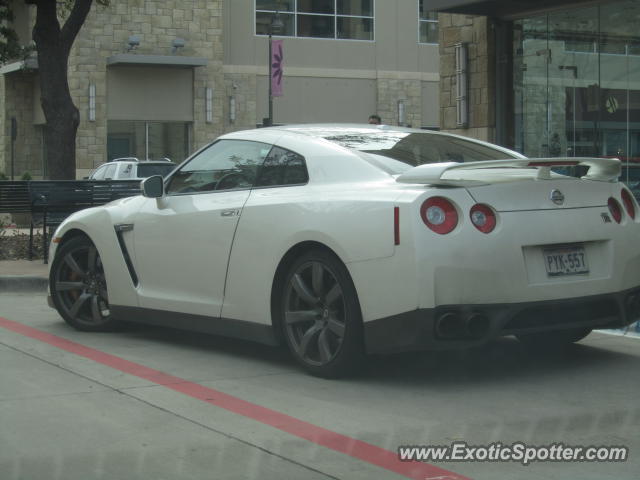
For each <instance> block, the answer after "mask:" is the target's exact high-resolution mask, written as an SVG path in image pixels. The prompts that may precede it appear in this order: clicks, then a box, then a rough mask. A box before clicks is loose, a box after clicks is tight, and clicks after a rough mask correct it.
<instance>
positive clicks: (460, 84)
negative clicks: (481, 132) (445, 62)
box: [455, 43, 469, 127]
mask: <svg viewBox="0 0 640 480" xmlns="http://www.w3.org/2000/svg"><path fill="white" fill-rule="evenodd" d="M455 52H456V124H457V125H458V126H459V127H466V126H468V125H469V99H468V93H467V92H468V87H467V85H468V80H469V79H468V70H467V59H468V49H467V44H466V43H458V44H457V45H455Z"/></svg>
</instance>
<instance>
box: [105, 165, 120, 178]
mask: <svg viewBox="0 0 640 480" xmlns="http://www.w3.org/2000/svg"><path fill="white" fill-rule="evenodd" d="M117 167H118V165H116V164H115V163H114V164H111V165H107V168H106V169H105V171H104V179H105V180H112V179H113V177H114V176H115V174H116V168H117Z"/></svg>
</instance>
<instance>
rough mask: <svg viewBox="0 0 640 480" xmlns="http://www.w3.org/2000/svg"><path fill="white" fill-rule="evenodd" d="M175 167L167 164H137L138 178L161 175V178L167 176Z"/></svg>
mask: <svg viewBox="0 0 640 480" xmlns="http://www.w3.org/2000/svg"><path fill="white" fill-rule="evenodd" d="M174 167H175V164H173V163H168V162H167V164H166V165H164V164H157V163H154V164H151V165H144V164H138V177H139V178H147V177H151V176H153V175H162V176H163V177H165V176H167V175H168V174H169V173H170V172H171V171H172V170H173V169H174Z"/></svg>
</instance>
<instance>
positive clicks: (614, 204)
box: [607, 197, 622, 223]
mask: <svg viewBox="0 0 640 480" xmlns="http://www.w3.org/2000/svg"><path fill="white" fill-rule="evenodd" d="M607 205H609V212H611V216H612V217H613V219H614V220H615V221H616V223H620V222H621V221H622V208H621V207H620V204H619V203H618V201H617V200H616V199H615V198H613V197H610V198H609V201H608V202H607Z"/></svg>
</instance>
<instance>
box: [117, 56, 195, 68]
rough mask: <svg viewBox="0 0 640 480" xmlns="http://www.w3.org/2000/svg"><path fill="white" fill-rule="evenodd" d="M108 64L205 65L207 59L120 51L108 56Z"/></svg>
mask: <svg viewBox="0 0 640 480" xmlns="http://www.w3.org/2000/svg"><path fill="white" fill-rule="evenodd" d="M107 65H157V66H164V67H185V68H187V67H204V66H206V65H207V59H206V58H201V57H183V56H181V55H139V54H135V53H119V54H117V55H113V56H111V57H109V58H107Z"/></svg>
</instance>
